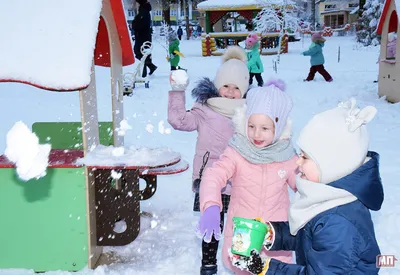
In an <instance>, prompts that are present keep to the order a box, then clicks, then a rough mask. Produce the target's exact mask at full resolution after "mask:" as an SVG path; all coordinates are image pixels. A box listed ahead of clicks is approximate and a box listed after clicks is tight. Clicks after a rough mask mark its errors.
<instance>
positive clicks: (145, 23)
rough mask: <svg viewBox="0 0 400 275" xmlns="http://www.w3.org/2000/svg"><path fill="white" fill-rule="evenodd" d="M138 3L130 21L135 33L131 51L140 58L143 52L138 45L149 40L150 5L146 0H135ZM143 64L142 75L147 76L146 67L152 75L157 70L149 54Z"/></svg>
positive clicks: (150, 31)
mask: <svg viewBox="0 0 400 275" xmlns="http://www.w3.org/2000/svg"><path fill="white" fill-rule="evenodd" d="M136 2H137V3H138V4H139V11H138V14H137V15H136V16H135V18H134V19H133V21H132V29H133V32H134V34H135V45H134V47H133V51H134V53H135V56H136V58H137V59H138V60H140V59H142V57H143V54H142V52H141V51H140V47H142V45H143V44H144V43H145V42H147V41H149V42H151V40H152V38H151V33H152V30H151V16H150V12H151V5H150V3H149V2H148V1H147V0H136ZM144 64H145V66H144V67H143V73H142V77H146V76H147V68H146V67H148V68H149V69H150V72H149V75H152V74H153V73H154V71H155V70H157V66H156V65H154V64H153V61H152V59H151V54H150V55H148V56H147V58H146V60H145V62H144Z"/></svg>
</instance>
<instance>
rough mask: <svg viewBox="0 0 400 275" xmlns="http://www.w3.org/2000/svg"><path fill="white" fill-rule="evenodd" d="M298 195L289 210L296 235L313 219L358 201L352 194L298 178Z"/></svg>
mask: <svg viewBox="0 0 400 275" xmlns="http://www.w3.org/2000/svg"><path fill="white" fill-rule="evenodd" d="M296 186H297V193H296V194H295V195H294V198H293V199H292V203H291V205H290V208H289V227H290V233H291V234H292V235H296V234H297V232H298V231H299V230H300V229H302V228H303V227H304V226H305V225H306V224H307V223H308V222H309V221H310V220H311V219H312V218H314V217H315V216H317V215H318V214H319V213H322V212H324V211H326V210H329V209H332V208H334V207H336V206H339V205H344V204H347V203H350V202H353V201H355V200H357V198H356V197H355V196H354V195H353V194H351V193H350V192H348V191H346V190H344V189H340V188H335V187H332V186H329V185H325V184H323V183H316V182H311V181H308V180H306V179H302V178H301V177H300V175H298V176H297V178H296Z"/></svg>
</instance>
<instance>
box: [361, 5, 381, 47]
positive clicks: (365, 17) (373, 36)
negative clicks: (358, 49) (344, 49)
mask: <svg viewBox="0 0 400 275" xmlns="http://www.w3.org/2000/svg"><path fill="white" fill-rule="evenodd" d="M382 9H383V4H382V3H381V1H379V0H367V1H366V3H365V5H364V11H363V13H362V16H361V18H360V19H359V22H358V28H359V30H358V31H357V42H359V43H361V44H363V45H364V46H369V45H373V46H376V45H379V44H380V43H381V38H380V36H379V35H378V34H377V33H376V28H377V27H378V23H379V18H380V16H381V13H382Z"/></svg>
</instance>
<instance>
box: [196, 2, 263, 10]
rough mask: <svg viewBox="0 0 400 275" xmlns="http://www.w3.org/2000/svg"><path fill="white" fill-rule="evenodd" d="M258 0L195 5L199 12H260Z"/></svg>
mask: <svg viewBox="0 0 400 275" xmlns="http://www.w3.org/2000/svg"><path fill="white" fill-rule="evenodd" d="M261 8H262V7H261V6H260V5H259V0H207V1H204V2H201V3H199V4H198V5H197V9H198V10H201V11H211V10H235V11H236V10H260V9H261Z"/></svg>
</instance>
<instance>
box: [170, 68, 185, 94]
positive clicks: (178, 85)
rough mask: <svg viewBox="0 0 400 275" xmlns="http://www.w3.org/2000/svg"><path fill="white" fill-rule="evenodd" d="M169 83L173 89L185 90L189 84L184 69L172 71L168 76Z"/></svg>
mask: <svg viewBox="0 0 400 275" xmlns="http://www.w3.org/2000/svg"><path fill="white" fill-rule="evenodd" d="M169 83H170V84H171V88H172V90H174V91H185V90H186V88H187V86H188V85H189V75H188V74H187V73H186V71H185V70H175V71H172V72H171V74H170V76H169Z"/></svg>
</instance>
